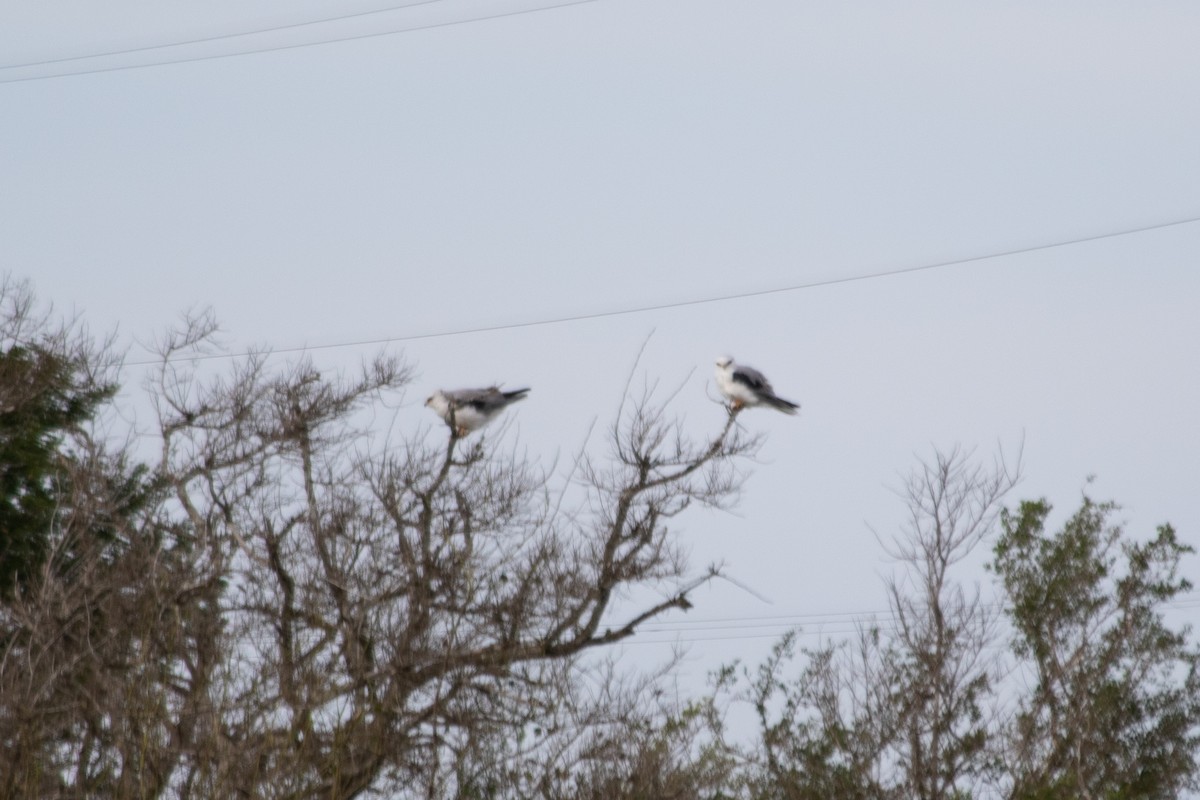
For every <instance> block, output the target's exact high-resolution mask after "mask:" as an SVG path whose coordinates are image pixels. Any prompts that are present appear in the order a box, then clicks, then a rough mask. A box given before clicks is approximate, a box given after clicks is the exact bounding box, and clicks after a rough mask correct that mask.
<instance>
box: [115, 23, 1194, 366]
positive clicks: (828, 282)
mask: <svg viewBox="0 0 1200 800" xmlns="http://www.w3.org/2000/svg"><path fill="white" fill-rule="evenodd" d="M580 1H581V2H591V1H592V0H580ZM1196 222H1200V216H1191V217H1184V218H1181V219H1175V220H1171V221H1168V222H1158V223H1154V224H1152V225H1143V226H1139V227H1135V228H1122V229H1120V230H1115V231H1109V232H1108V233H1098V234H1092V235H1089V236H1080V237H1077V238H1074V239H1062V240H1059V241H1056V242H1049V243H1044V244H1036V245H1029V246H1026V247H1016V248H1012V249H1010V250H999V251H996V252H992V253H986V254H984V255H978V256H970V257H968V258H959V259H953V260H950V261H938V262H934V263H931V264H921V265H918V266H913V267H897V268H894V269H887V270H879V271H877V272H867V273H860V274H857V275H850V276H846V277H842V278H826V279H823V280H817V281H809V282H807V283H798V284H793V285H790V286H778V287H775V288H773V289H759V290H757V291H751V292H737V293H730V294H721V295H713V296H711V297H701V298H695V299H692V300H677V301H673V302H668V303H655V304H652V305H644V306H627V307H625V308H616V309H609V310H607V311H593V312H589V313H584V314H572V315H569V316H561V317H545V318H542V319H534V320H526V321H524V322H507V323H500V324H497V325H480V326H476V327H470V328H448V329H445V330H440V331H430V332H427V333H413V334H403V335H399V336H390V337H387V338H384V339H359V340H354V341H344V342H329V343H326V344H315V345H297V346H294V347H281V348H277V349H274V350H270V351H266V352H263V353H256V352H255V351H241V352H236V353H208V354H197V355H183V354H180V355H178V356H176V357H174V358H172V359H171V360H172V361H209V360H214V359H224V358H246V357H248V356H251V355H256V354H261V355H276V354H280V353H302V352H310V351H314V350H332V349H336V348H343V347H365V346H368V345H386V344H394V343H396V342H414V341H419V340H422V339H440V338H445V337H448V336H465V335H468V334H475V333H495V332H496V331H506V330H518V329H521V328H534V327H540V326H543V325H558V324H562V323H567V322H583V321H585V320H593V319H605V318H608V317H620V316H627V315H630V314H644V313H646V312H649V311H667V310H670V309H676V308H688V307H691V306H699V305H708V304H711V303H724V302H728V301H730V300H746V299H749V298H754V297H766V296H768V295H775V294H785V293H788V292H799V291H803V290H806V289H816V288H820V287H825V286H837V285H840V284H846V283H857V282H860V281H869V280H875V279H876V278H888V277H893V276H896V275H909V274H912V273H916V272H927V271H930V270H937V269H945V268H948V267H961V266H966V265H968V264H976V263H979V262H981V261H989V260H992V259H997V258H1007V257H1009V256H1016V255H1025V254H1028V253H1036V252H1040V251H1042V250H1053V249H1055V248H1059V247H1070V246H1072V245H1077V244H1086V243H1089V242H1098V241H1103V240H1105V239H1115V238H1118V237H1122V236H1132V235H1134V234H1138V233H1148V232H1150V231H1157V230H1163V229H1165V228H1173V227H1178V226H1181V225H1191V224H1193V223H1196ZM160 362H161V359H157V358H154V359H146V360H143V361H128V362H126V366H131V367H139V366H148V365H151V364H158V363H160Z"/></svg>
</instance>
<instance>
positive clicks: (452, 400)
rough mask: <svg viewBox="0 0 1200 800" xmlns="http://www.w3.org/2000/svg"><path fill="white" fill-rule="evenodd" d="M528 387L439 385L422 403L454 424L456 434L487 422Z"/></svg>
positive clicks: (523, 396) (468, 431) (516, 399)
mask: <svg viewBox="0 0 1200 800" xmlns="http://www.w3.org/2000/svg"><path fill="white" fill-rule="evenodd" d="M527 394H529V389H513V390H512V391H508V392H506V391H504V390H502V389H501V388H500V387H499V386H489V387H487V388H486V389H450V390H442V389H438V390H437V391H436V392H434V393H433V394H431V395H429V399H427V400H426V401H425V405H426V406H428V407H429V408H431V409H433V411H434V413H436V414H437V415H438V416H439V417H441V418H442V419H444V420H445V421H446V424H447V425H453V426H454V427H455V429H456V430H457V432H458V435H459V436H466V435H467V434H468V433H470V432H471V431H475V430H479V429H480V428H482V427H483V426H484V425H487V424H488V423H489V422H491V421H492V420H493V419H495V418H496V417H497V416H499V414H500V412H501V411H503V410H504V409H506V408H508V406H509V405H511V404H513V403H515V402H517V401H518V400H524V399H525V395H527Z"/></svg>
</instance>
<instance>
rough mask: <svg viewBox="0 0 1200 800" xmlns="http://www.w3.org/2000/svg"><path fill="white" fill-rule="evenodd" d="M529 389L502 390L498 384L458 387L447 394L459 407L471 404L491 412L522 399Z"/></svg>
mask: <svg viewBox="0 0 1200 800" xmlns="http://www.w3.org/2000/svg"><path fill="white" fill-rule="evenodd" d="M528 391H529V390H528V389H518V390H517V391H514V392H502V391H500V387H498V386H489V387H487V388H486V389H456V390H455V391H453V392H448V393H447V394H448V396H449V397H450V399H451V400H452V401H453V402H454V404H455V405H456V406H458V407H459V408H463V407H466V406H470V407H471V408H473V409H475V410H476V411H478V412H480V413H481V414H491V413H494V412H496V411H499V410H500V409H502V408H504V407H505V406H507V405H508V404H509V403H511V402H513V401H515V400H520V399H521V398H523V397H524V396H525V394H526V392H528Z"/></svg>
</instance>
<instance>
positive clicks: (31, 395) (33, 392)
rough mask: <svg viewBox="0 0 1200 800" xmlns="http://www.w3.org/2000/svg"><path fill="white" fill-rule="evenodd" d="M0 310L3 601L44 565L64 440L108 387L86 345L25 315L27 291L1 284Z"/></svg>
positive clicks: (60, 496) (59, 503) (58, 501)
mask: <svg viewBox="0 0 1200 800" xmlns="http://www.w3.org/2000/svg"><path fill="white" fill-rule="evenodd" d="M0 303H2V305H0V596H8V595H10V594H11V593H12V592H13V591H14V590H15V589H16V588H17V587H19V586H21V585H22V584H24V583H25V582H27V581H28V579H29V577H30V575H32V574H33V573H35V572H36V571H37V570H38V569H40V568H41V566H42V565H43V564H44V563H45V559H46V553H47V550H48V547H49V543H48V537H49V536H50V535H51V531H52V529H53V527H54V524H55V516H56V515H57V514H61V513H62V511H63V500H64V497H66V496H67V495H68V494H69V492H66V491H65V490H64V488H63V486H62V485H61V483H62V480H63V479H64V477H65V476H66V474H67V472H68V470H66V469H65V468H64V460H65V459H67V458H69V457H70V455H69V454H68V453H67V452H66V451H65V450H64V446H65V443H66V441H67V438H68V437H69V436H70V435H71V434H72V433H75V432H78V431H79V430H80V429H81V428H82V426H84V425H85V424H86V423H87V422H89V421H90V420H92V418H93V417H94V415H95V414H96V412H97V410H98V408H99V407H100V406H101V405H102V404H103V403H104V402H106V401H107V400H109V399H110V398H111V397H112V395H113V393H114V391H115V386H114V384H112V383H111V382H108V381H105V380H103V379H102V378H100V377H98V375H97V372H96V371H95V367H96V359H95V354H94V353H93V352H91V351H90V349H89V348H88V346H87V344H88V343H87V342H86V340H84V339H81V338H80V337H78V336H77V335H74V333H73V332H72V331H71V330H70V328H68V327H60V328H51V327H49V326H48V325H47V324H45V322H44V320H39V319H37V318H35V317H34V316H33V314H32V297H31V295H30V293H29V291H28V289H27V288H25V287H24V286H22V285H17V284H11V283H5V284H4V285H3V286H0Z"/></svg>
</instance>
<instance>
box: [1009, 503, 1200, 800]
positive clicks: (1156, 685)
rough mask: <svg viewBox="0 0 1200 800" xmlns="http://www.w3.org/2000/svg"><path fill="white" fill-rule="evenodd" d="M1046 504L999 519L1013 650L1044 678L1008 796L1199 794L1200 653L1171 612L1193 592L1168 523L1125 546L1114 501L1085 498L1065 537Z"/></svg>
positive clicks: (1024, 727)
mask: <svg viewBox="0 0 1200 800" xmlns="http://www.w3.org/2000/svg"><path fill="white" fill-rule="evenodd" d="M1050 511H1051V507H1050V505H1049V504H1048V503H1047V502H1046V501H1044V500H1038V501H1031V502H1025V503H1022V504H1021V505H1020V506H1019V508H1018V509H1017V510H1016V511H1015V512H1007V513H1005V514H1004V515H1003V517H1002V520H1001V523H1002V527H1003V532H1002V535H1001V536H1000V538H999V540H998V541H997V543H996V547H995V560H994V562H993V566H994V568H995V570H996V573H997V574H998V576H999V577H1000V580H1001V582H1002V584H1003V587H1004V590H1005V593H1006V595H1007V597H1008V601H1009V606H1008V613H1009V616H1010V619H1011V621H1012V624H1013V628H1014V632H1015V638H1014V641H1013V649H1014V652H1015V653H1016V654H1017V655H1018V656H1020V657H1022V658H1023V659H1026V660H1027V662H1028V664H1029V668H1030V670H1031V671H1032V673H1033V675H1034V676H1035V677H1036V680H1035V683H1034V686H1033V691H1032V693H1031V695H1030V696H1029V697H1027V698H1025V699H1024V700H1023V701H1022V703H1021V708H1020V713H1019V716H1018V718H1017V723H1016V730H1015V731H1014V732H1013V738H1014V741H1015V742H1016V759H1015V762H1014V763H1015V765H1016V772H1015V774H1014V775H1013V776H1012V777H1013V785H1014V791H1013V796H1014V797H1017V798H1030V800H1032V799H1033V798H1042V797H1062V796H1091V797H1110V798H1119V797H1139V798H1167V797H1176V796H1178V795H1179V793H1180V791H1181V790H1182V789H1184V788H1186V787H1190V786H1194V785H1195V775H1196V771H1197V764H1196V752H1197V747H1198V746H1200V736H1198V732H1200V682H1198V680H1197V677H1198V676H1197V673H1198V668H1200V652H1198V651H1197V649H1196V648H1195V647H1194V646H1193V645H1191V644H1190V643H1189V639H1190V629H1189V628H1188V627H1187V626H1182V627H1179V628H1172V627H1170V626H1169V625H1168V624H1167V622H1166V620H1165V619H1164V616H1163V606H1164V604H1166V603H1169V602H1170V601H1171V600H1173V599H1174V598H1176V597H1177V596H1178V595H1180V594H1181V593H1183V592H1187V591H1189V590H1190V589H1191V588H1192V585H1191V583H1190V582H1188V581H1187V580H1186V579H1184V578H1182V577H1180V575H1179V563H1180V560H1181V559H1182V558H1183V556H1185V555H1188V554H1190V553H1193V552H1194V550H1193V548H1192V547H1190V546H1188V545H1185V544H1183V543H1181V542H1180V541H1179V540H1178V537H1177V536H1176V534H1175V531H1174V529H1173V528H1171V526H1170V525H1163V526H1161V527H1160V528H1159V529H1158V531H1157V534H1156V536H1155V537H1154V538H1153V539H1151V540H1150V541H1148V542H1144V543H1137V542H1132V541H1129V540H1127V539H1126V538H1125V536H1124V532H1123V530H1122V528H1121V527H1120V526H1119V525H1117V524H1115V523H1113V522H1112V521H1111V518H1112V516H1113V514H1114V513H1115V512H1116V511H1117V506H1116V505H1114V504H1113V503H1096V502H1094V501H1093V500H1092V499H1091V498H1088V497H1086V496H1085V497H1084V499H1083V503H1082V506H1081V507H1080V508H1079V510H1078V511H1076V512H1075V513H1074V514H1073V515H1072V516H1071V517H1070V518H1069V519H1068V520H1067V521H1066V523H1065V524H1064V525H1063V527H1062V529H1061V530H1060V531H1059V532H1058V533H1054V534H1048V533H1047V532H1046V528H1045V526H1046V519H1047V517H1048V516H1049V514H1050Z"/></svg>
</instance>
